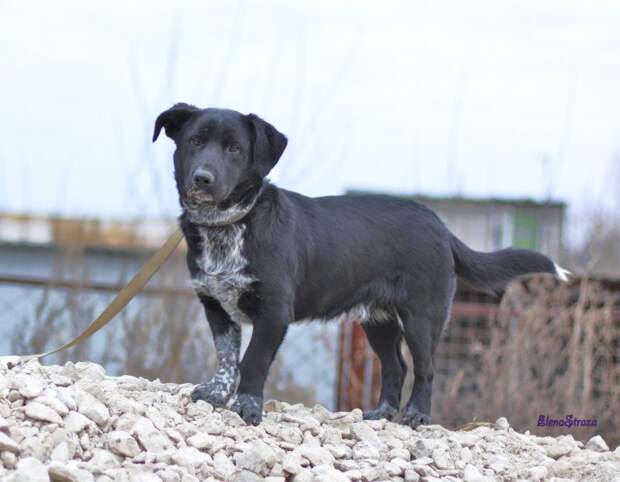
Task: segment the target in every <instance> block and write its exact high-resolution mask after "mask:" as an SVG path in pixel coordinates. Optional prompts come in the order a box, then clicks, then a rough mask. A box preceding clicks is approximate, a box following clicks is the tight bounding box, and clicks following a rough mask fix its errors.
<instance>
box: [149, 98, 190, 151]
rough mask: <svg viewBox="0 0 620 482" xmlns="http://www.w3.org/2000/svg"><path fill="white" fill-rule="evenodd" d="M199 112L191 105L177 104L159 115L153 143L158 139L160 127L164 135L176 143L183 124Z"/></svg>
mask: <svg viewBox="0 0 620 482" xmlns="http://www.w3.org/2000/svg"><path fill="white" fill-rule="evenodd" d="M199 110H200V109H198V107H194V106H193V105H189V104H184V103H179V104H174V105H173V106H172V107H170V109H168V110H165V111H164V112H162V113H161V114H159V116H158V117H157V120H156V121H155V130H154V131H153V142H155V141H156V140H157V138H158V137H159V133H160V132H161V128H162V127H163V128H164V129H165V130H166V135H167V136H168V137H170V139H172V140H174V141H176V136H177V135H178V133H179V132H180V131H181V129H182V128H183V126H184V125H185V123H186V122H187V121H188V120H189V118H190V117H191V116H192V114H194V113H195V112H198V111H199Z"/></svg>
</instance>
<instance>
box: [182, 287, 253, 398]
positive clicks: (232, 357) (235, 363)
mask: <svg viewBox="0 0 620 482" xmlns="http://www.w3.org/2000/svg"><path fill="white" fill-rule="evenodd" d="M200 301H201V302H202V303H203V305H204V307H205V312H206V314H207V321H208V322H209V326H210V327H211V331H212V332H213V339H214V340H213V341H214V344H215V350H216V352H217V363H218V367H217V370H216V371H215V374H214V375H213V377H212V378H211V379H210V380H209V381H208V382H206V383H201V384H200V385H197V386H196V387H195V388H194V390H193V391H192V400H193V401H194V402H195V401H196V400H204V401H206V402H209V403H210V404H212V405H214V406H216V407H224V406H226V403H227V402H228V400H229V399H230V398H231V397H232V396H233V395H234V394H235V391H236V389H237V380H238V378H239V350H240V348H241V327H240V326H239V325H238V324H237V323H235V322H234V321H232V320H231V319H230V317H229V316H228V315H227V314H226V312H225V311H224V310H223V309H222V307H221V306H220V304H219V302H218V301H217V300H215V299H213V298H209V297H208V296H200Z"/></svg>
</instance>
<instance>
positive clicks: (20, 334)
mask: <svg viewBox="0 0 620 482" xmlns="http://www.w3.org/2000/svg"><path fill="white" fill-rule="evenodd" d="M12 248H13V249H14V252H11V253H10V256H9V255H8V254H7V253H8V251H9V250H10V249H11V247H7V246H4V249H3V250H2V253H4V255H3V256H4V258H2V259H0V264H2V268H3V270H4V271H11V269H10V268H11V260H13V261H15V262H14V264H15V265H16V266H17V268H15V269H13V270H12V271H13V272H12V273H9V274H3V275H0V354H3V355H7V354H28V353H36V352H41V351H46V350H48V349H51V348H54V347H56V346H59V345H61V344H62V343H64V342H66V341H68V340H69V339H71V338H73V337H74V336H75V335H76V334H77V333H79V332H81V331H82V330H83V329H84V328H85V327H86V326H87V325H88V324H89V323H90V322H91V321H92V320H93V319H94V318H95V317H96V316H97V315H98V314H99V313H100V312H101V311H102V310H103V309H104V308H105V306H106V305H107V304H108V303H109V302H110V301H111V299H112V297H113V296H114V295H115V294H116V293H117V292H118V290H120V289H121V287H122V286H123V285H124V283H125V282H126V281H127V279H128V278H129V276H130V274H131V273H132V272H134V271H135V270H136V269H137V268H138V267H139V266H140V265H141V264H142V263H143V262H144V260H145V259H146V257H147V256H148V255H149V254H150V252H148V251H144V250H131V251H129V250H127V251H123V250H117V249H115V250H113V251H112V250H101V249H79V250H73V251H71V252H63V253H60V252H58V251H57V250H56V249H52V248H51V247H50V248H49V249H45V248H42V247H40V246H38V247H23V246H20V247H19V248H17V247H12ZM33 258H34V259H36V260H37V262H34V263H32V264H33V269H30V270H29V269H28V263H29V262H31V260H32V259H33ZM27 260H30V261H27ZM18 271H19V273H18ZM28 271H30V272H36V273H43V274H44V276H32V275H29V274H24V272H26V273H27V272H28ZM113 280H114V281H113ZM338 329H339V328H338V325H337V324H325V323H315V324H310V325H303V326H301V325H300V326H293V327H291V329H290V330H289V333H288V334H287V337H286V340H285V341H284V343H283V345H282V347H281V349H280V352H279V354H278V356H277V357H276V360H275V361H274V364H273V366H272V369H271V371H270V376H269V378H268V380H267V384H266V390H265V395H266V397H268V398H277V399H283V400H288V401H291V402H303V403H306V404H310V405H311V404H314V403H321V404H323V405H325V406H327V407H329V408H335V399H336V382H335V379H336V369H335V366H336V364H337V340H338ZM250 336H251V327H250V326H245V327H243V344H242V350H245V348H246V346H247V344H248V343H249V339H250ZM68 360H72V361H77V360H89V361H93V362H96V363H100V364H102V365H103V366H104V367H105V368H106V370H107V372H108V373H109V374H112V375H114V374H121V373H128V374H131V375H134V376H144V377H147V378H150V379H155V378H159V379H161V380H163V381H169V382H179V383H181V382H192V383H198V382H201V381H204V379H205V373H211V372H212V371H213V370H214V368H215V364H216V357H215V350H214V347H213V341H212V337H211V334H210V330H209V328H208V324H207V322H206V320H205V315H204V311H203V308H202V306H201V305H200V303H199V301H198V299H197V298H196V296H195V295H194V293H193V290H192V289H191V288H190V286H189V283H188V276H187V269H186V267H185V262H184V257H183V256H182V255H180V254H179V255H176V256H173V257H172V258H171V259H170V260H169V262H168V263H166V265H165V266H164V268H163V269H162V270H161V271H160V272H159V273H158V274H157V275H156V276H155V277H154V278H153V280H152V281H151V282H150V283H149V285H148V286H147V287H146V288H145V289H144V290H143V291H142V292H141V293H140V294H139V295H137V296H136V298H135V299H134V300H132V301H131V303H130V304H129V305H128V306H127V307H126V308H125V309H124V310H123V311H122V312H121V313H120V314H119V315H118V316H117V318H116V319H114V320H112V321H111V322H110V324H109V325H107V326H106V327H105V328H103V329H102V330H101V331H100V332H98V333H96V334H95V335H94V336H93V337H91V338H90V339H89V340H87V341H86V342H85V343H83V344H81V345H78V346H76V347H74V348H72V349H70V350H68V351H66V352H63V353H59V354H56V355H53V356H50V357H49V358H46V359H45V363H64V362H66V361H68Z"/></svg>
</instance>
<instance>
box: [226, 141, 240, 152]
mask: <svg viewBox="0 0 620 482" xmlns="http://www.w3.org/2000/svg"><path fill="white" fill-rule="evenodd" d="M226 149H227V150H228V152H239V151H240V150H241V146H240V145H239V144H237V143H236V142H233V143H232V144H229V145H228V147H227V148H226Z"/></svg>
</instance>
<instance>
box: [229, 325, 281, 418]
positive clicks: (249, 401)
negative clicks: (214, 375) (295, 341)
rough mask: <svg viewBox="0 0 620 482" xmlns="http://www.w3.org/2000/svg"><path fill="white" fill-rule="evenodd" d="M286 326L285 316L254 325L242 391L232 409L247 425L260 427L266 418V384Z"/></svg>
mask: <svg viewBox="0 0 620 482" xmlns="http://www.w3.org/2000/svg"><path fill="white" fill-rule="evenodd" d="M261 318H262V317H261ZM285 320H286V321H285ZM287 325H288V318H287V317H286V315H284V314H283V313H281V314H279V315H275V314H274V315H272V317H269V318H267V319H266V318H262V319H261V320H257V321H255V322H254V329H253V331H252V338H251V340H250V344H249V346H248V349H247V350H246V352H245V355H244V356H243V361H242V362H241V380H240V381H239V388H238V390H237V395H236V399H235V401H234V403H233V405H232V407H231V408H232V410H234V411H235V412H237V413H238V414H239V415H240V416H241V418H243V420H245V422H246V423H248V424H252V425H258V424H259V423H260V421H261V419H262V417H263V388H264V386H265V380H266V379H267V374H268V373H269V367H270V366H271V362H272V361H273V359H274V357H275V356H276V352H277V350H278V347H279V346H280V344H281V343H282V340H283V339H284V336H285V335H286V330H287Z"/></svg>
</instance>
